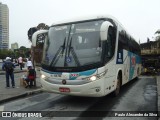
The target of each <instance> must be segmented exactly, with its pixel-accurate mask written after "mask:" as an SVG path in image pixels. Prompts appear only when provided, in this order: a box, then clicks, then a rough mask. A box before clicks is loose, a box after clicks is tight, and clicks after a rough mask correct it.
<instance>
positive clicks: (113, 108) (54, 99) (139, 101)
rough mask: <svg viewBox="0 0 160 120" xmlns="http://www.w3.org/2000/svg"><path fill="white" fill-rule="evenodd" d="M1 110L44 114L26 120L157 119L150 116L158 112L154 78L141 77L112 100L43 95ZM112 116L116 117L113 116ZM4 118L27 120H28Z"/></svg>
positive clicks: (24, 119) (10, 104) (110, 97)
mask: <svg viewBox="0 0 160 120" xmlns="http://www.w3.org/2000/svg"><path fill="white" fill-rule="evenodd" d="M0 107H2V108H3V111H19V112H22V111H32V112H33V111H34V112H39V111H45V112H42V115H43V116H45V117H43V118H28V119H29V120H32V119H34V120H38V119H40V120H48V119H54V120H61V119H62V120H64V119H65V120H72V119H74V120H81V119H83V120H88V119H96V120H157V117H153V116H154V115H156V111H157V86H156V79H155V78H154V77H141V78H139V79H138V80H133V81H131V82H129V83H128V84H126V85H125V86H123V87H122V89H121V92H120V94H119V96H118V97H112V95H111V94H110V95H107V96H105V97H101V98H89V97H75V96H66V95H59V94H54V93H42V94H38V95H35V96H31V97H28V98H24V99H20V100H16V101H12V102H9V103H7V104H3V105H2V106H0ZM46 111H47V112H46ZM122 113H123V114H124V115H125V116H126V114H127V113H129V114H132V113H133V115H135V114H137V113H142V114H143V115H144V113H146V115H148V116H149V117H131V116H130V117H124V116H123V114H122ZM152 113H154V114H152ZM115 114H116V115H117V116H119V117H115ZM49 116H50V118H48V117H49ZM68 116H69V117H68ZM96 116H98V117H96ZM109 116H110V117H109ZM89 117H90V118H89ZM3 119H4V118H2V120H3ZM6 119H8V120H17V119H22V120H26V119H27V118H12V119H11V118H5V120H6Z"/></svg>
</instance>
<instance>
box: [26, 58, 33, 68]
mask: <svg viewBox="0 0 160 120" xmlns="http://www.w3.org/2000/svg"><path fill="white" fill-rule="evenodd" d="M26 65H27V68H28V69H29V67H33V64H32V61H31V58H29V59H28V60H27V63H26Z"/></svg>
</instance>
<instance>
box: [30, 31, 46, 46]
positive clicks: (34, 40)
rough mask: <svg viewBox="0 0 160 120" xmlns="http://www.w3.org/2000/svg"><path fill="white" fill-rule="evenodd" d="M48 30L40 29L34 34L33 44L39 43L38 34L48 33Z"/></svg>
mask: <svg viewBox="0 0 160 120" xmlns="http://www.w3.org/2000/svg"><path fill="white" fill-rule="evenodd" d="M47 33H48V30H39V31H37V32H35V33H34V34H33V35H32V46H34V47H35V46H36V44H37V36H38V35H40V34H47Z"/></svg>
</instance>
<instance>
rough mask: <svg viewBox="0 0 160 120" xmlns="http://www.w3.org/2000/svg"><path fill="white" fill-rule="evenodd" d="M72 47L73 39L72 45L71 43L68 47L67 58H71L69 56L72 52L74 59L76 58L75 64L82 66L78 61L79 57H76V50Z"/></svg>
mask: <svg viewBox="0 0 160 120" xmlns="http://www.w3.org/2000/svg"><path fill="white" fill-rule="evenodd" d="M71 45H72V37H71V40H70V43H69V46H68V53H67V57H69V54H70V52H71V54H72V55H73V58H74V60H75V62H76V64H77V66H80V62H79V60H78V57H77V55H76V53H75V51H74V48H73V47H72V46H71ZM65 66H67V64H66V58H65Z"/></svg>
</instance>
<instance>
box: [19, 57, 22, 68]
mask: <svg viewBox="0 0 160 120" xmlns="http://www.w3.org/2000/svg"><path fill="white" fill-rule="evenodd" d="M18 63H19V65H20V69H21V70H22V68H23V58H22V57H19V58H18Z"/></svg>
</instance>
